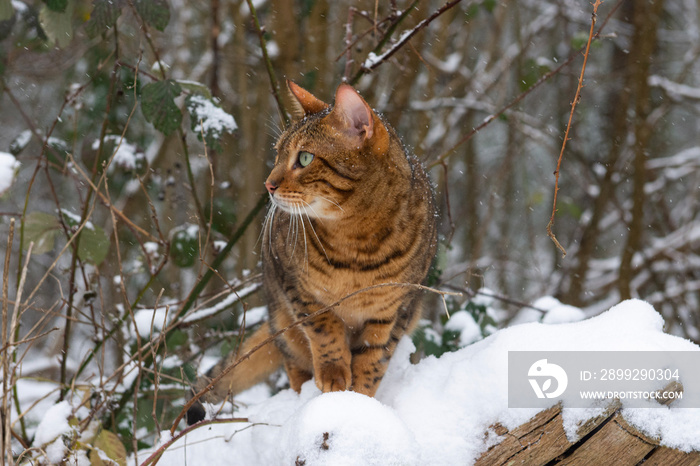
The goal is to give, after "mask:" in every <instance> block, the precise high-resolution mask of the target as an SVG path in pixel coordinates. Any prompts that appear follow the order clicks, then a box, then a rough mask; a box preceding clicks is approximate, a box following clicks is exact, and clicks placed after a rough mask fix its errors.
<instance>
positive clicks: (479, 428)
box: [139, 298, 700, 466]
mask: <svg viewBox="0 0 700 466" xmlns="http://www.w3.org/2000/svg"><path fill="white" fill-rule="evenodd" d="M552 299H553V298H549V299H548V301H544V302H542V303H540V305H541V306H542V307H543V308H547V309H546V310H547V311H548V312H551V311H552V310H553V309H556V308H557V306H560V305H557V304H556V303H554V302H553V301H551V300H552ZM550 305H551V306H550ZM560 307H561V306H560ZM562 309H563V310H562V311H561V312H559V311H558V318H557V319H553V320H561V319H563V320H566V319H569V320H574V319H577V318H579V317H580V314H579V313H577V312H575V308H571V309H568V307H564V308H562ZM543 310H544V309H543ZM538 314H539V315H540V316H541V313H538ZM663 325H664V322H663V319H662V317H661V316H660V315H659V314H658V313H657V312H656V311H655V310H654V309H653V308H652V307H651V306H650V305H649V304H647V303H645V302H643V301H639V300H630V301H625V302H623V303H621V304H619V305H617V306H615V307H613V308H612V309H610V310H609V311H608V312H605V313H603V314H602V315H600V316H598V317H595V318H592V319H589V320H585V321H581V322H574V323H565V324H556V325H552V324H544V323H540V322H534V323H526V324H523V325H518V326H515V327H510V328H506V329H504V330H501V331H499V332H497V333H495V334H494V335H491V336H490V337H488V338H486V339H484V340H482V341H479V342H477V343H475V344H472V345H470V346H468V347H466V348H463V349H461V350H459V351H456V352H454V353H447V354H444V355H443V356H442V357H440V358H439V359H437V358H435V357H428V358H426V359H424V360H422V361H420V362H419V363H418V364H415V365H413V364H411V363H410V362H409V356H410V354H411V353H412V352H413V351H414V347H413V343H412V342H411V341H410V339H408V338H404V339H403V340H402V341H401V342H400V343H399V346H398V347H397V350H396V353H395V354H394V357H393V358H392V360H391V363H390V365H389V369H388V371H387V374H386V375H385V377H384V379H383V381H382V383H381V386H380V388H379V391H378V392H377V395H376V398H375V399H372V398H368V397H365V396H363V395H359V394H356V393H352V392H342V393H326V394H321V393H320V392H319V390H318V389H317V388H316V386H315V385H314V384H313V383H312V382H307V383H306V384H304V386H303V387H302V391H301V393H300V394H297V393H294V392H293V391H291V390H285V391H283V392H280V393H278V394H277V395H275V396H273V397H271V398H267V399H263V400H260V397H259V390H255V393H256V394H257V395H256V401H254V402H252V403H249V404H248V405H247V406H244V407H242V408H240V409H239V411H237V412H236V417H239V418H240V417H247V418H248V420H249V422H231V423H227V424H214V425H207V426H204V427H201V428H199V429H195V430H194V431H192V432H191V433H188V434H187V436H185V437H183V438H182V439H180V440H179V441H177V442H176V443H175V444H173V445H171V446H170V447H169V448H168V449H167V451H166V452H165V455H164V456H163V461H164V464H169V465H185V464H195V463H196V464H207V465H208V466H214V465H218V464H228V462H229V460H230V459H231V458H236V464H241V465H256V464H294V463H295V461H297V459H298V460H300V461H301V460H303V461H305V463H304V464H305V465H306V466H315V465H331V464H332V465H345V464H347V465H350V464H431V465H454V464H462V465H465V464H472V463H473V462H474V461H475V460H476V459H477V458H478V457H479V455H481V453H482V452H484V451H485V450H486V449H487V448H488V447H489V446H490V445H492V444H493V443H495V442H497V441H499V439H498V438H494V435H489V436H485V433H486V432H490V426H492V425H494V424H495V423H497V422H500V423H501V424H503V425H504V426H506V427H507V428H514V427H517V426H519V425H521V424H523V423H524V422H526V421H527V420H529V419H530V418H531V417H532V416H533V415H535V414H536V413H537V411H538V410H537V409H509V408H508V393H507V364H508V351H514V350H520V351H541V350H551V351H563V350H569V351H577V350H581V351H583V350H591V349H595V350H599V351H606V350H609V351H616V350H626V351H653V350H666V351H699V350H700V348H699V347H698V346H696V345H694V344H693V343H691V342H690V341H688V340H684V339H682V338H678V337H674V336H671V335H667V334H664V333H663ZM246 396H247V394H246V393H244V394H241V395H240V396H239V399H238V400H237V401H245V399H246ZM593 403H594V402H593V401H592V402H591V406H590V407H589V408H586V409H572V408H567V407H566V405H565V406H564V411H563V420H564V426H565V428H566V429H567V432H569V433H570V434H571V437H572V438H573V437H575V432H576V430H577V428H578V427H579V426H580V425H581V424H582V423H583V422H585V421H586V420H587V419H589V418H591V417H593V416H595V415H597V414H599V413H600V410H599V409H598V408H596V407H595V406H594V405H593ZM623 406H624V400H623ZM624 415H625V418H626V419H627V420H628V422H631V423H632V424H633V425H635V426H636V427H638V428H639V429H641V430H642V431H644V432H645V433H647V434H649V435H655V436H660V437H661V438H662V439H663V443H664V444H665V445H668V446H671V447H673V448H679V449H683V450H691V449H696V450H697V449H700V437H698V436H697V435H695V434H693V433H697V432H698V431H700V410H698V409H690V408H676V407H674V408H670V409H668V408H656V409H625V410H624ZM491 434H493V432H492V431H491ZM148 453H149V452H148V451H143V452H140V454H139V458H141V459H145V458H146V455H147V454H148ZM142 455H144V456H143V457H142Z"/></svg>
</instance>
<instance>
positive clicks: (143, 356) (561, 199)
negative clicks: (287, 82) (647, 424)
mask: <svg viewBox="0 0 700 466" xmlns="http://www.w3.org/2000/svg"><path fill="white" fill-rule="evenodd" d="M596 8H597V15H596V16H595V17H592V13H593V10H594V6H593V5H592V4H591V3H589V2H588V1H583V0H544V1H539V0H538V1H530V0H526V1H517V2H516V1H495V0H482V1H467V0H464V1H449V2H444V1H433V0H422V1H421V0H395V1H382V2H379V1H372V0H366V1H329V0H298V1H287V0H267V1H264V0H262V1H261V0H256V1H254V2H252V1H250V0H247V1H241V0H210V1H208V2H185V1H182V0H170V1H167V2H166V1H165V0H152V1H147V0H113V1H107V0H94V1H86V0H45V1H33V2H32V1H27V2H25V1H21V0H0V79H1V81H0V90H1V94H0V128H2V130H1V131H0V156H2V157H0V163H1V164H3V165H0V172H1V173H3V174H4V175H5V178H2V177H0V191H2V193H0V194H1V197H0V238H1V239H2V244H3V247H2V249H5V247H6V245H7V249H6V250H5V252H4V254H2V259H3V265H4V268H3V275H2V277H3V278H2V282H3V294H2V300H3V301H2V306H3V307H2V312H3V328H2V330H3V355H2V363H3V374H6V375H9V376H6V377H3V400H2V401H3V416H4V417H3V428H4V430H3V440H4V447H5V451H9V450H7V449H8V448H10V445H13V446H14V448H15V454H17V452H18V451H21V449H22V448H29V447H30V446H31V445H32V437H33V426H32V422H31V419H32V416H31V405H25V404H24V400H21V399H20V398H21V397H20V395H19V394H18V392H17V381H18V380H19V378H20V376H21V377H22V378H24V379H30V380H38V381H42V382H45V383H47V384H50V386H51V387H52V388H51V389H50V390H48V391H49V393H50V394H51V395H50V396H55V397H57V398H58V399H62V398H65V397H68V396H74V395H75V394H76V393H79V394H80V396H82V397H83V398H84V407H86V408H87V413H88V414H85V413H83V414H81V415H77V414H76V423H77V424H78V425H80V426H81V428H82V429H83V430H85V429H87V428H88V426H89V425H91V422H94V421H95V420H99V423H100V426H102V428H104V429H105V430H104V431H105V432H116V433H118V434H119V437H118V442H119V443H122V444H123V445H125V448H126V449H127V450H133V449H136V448H139V447H140V446H142V445H152V444H153V442H154V438H155V437H154V436H155V433H156V432H158V431H159V430H160V429H161V428H168V427H169V425H170V423H172V422H173V420H174V419H175V418H176V417H177V414H178V413H179V409H180V408H181V406H182V403H183V390H184V387H185V383H186V382H185V383H183V381H186V380H189V379H191V378H192V377H193V376H194V373H195V371H196V369H197V366H198V364H199V362H200V360H201V357H202V355H203V354H204V353H205V352H208V354H210V355H211V354H214V355H220V354H224V353H226V352H228V351H230V350H231V348H233V347H235V345H236V343H237V341H238V339H239V337H240V335H241V330H242V328H243V327H245V326H246V325H245V324H248V326H250V325H251V324H253V323H255V321H257V318H256V316H257V315H258V314H260V312H253V313H251V314H250V316H249V317H250V319H249V320H248V321H247V322H246V321H245V319H244V318H243V316H244V315H248V314H247V313H246V312H247V311H248V310H251V309H252V310H259V309H260V307H259V306H261V305H263V304H264V303H263V302H262V300H261V298H260V296H258V294H259V293H258V289H259V282H260V276H259V264H258V262H259V250H260V244H259V236H260V228H261V225H262V218H263V216H264V210H265V209H264V208H265V202H266V195H265V190H264V187H263V181H264V179H265V178H266V176H267V172H268V171H269V170H270V168H271V164H272V161H273V158H274V155H273V149H272V145H273V143H274V141H275V138H276V136H277V135H279V133H280V131H281V129H282V128H283V127H284V126H285V125H286V124H287V121H288V116H287V114H286V111H285V109H286V108H287V107H288V106H289V102H288V100H287V96H286V94H285V86H284V79H291V80H293V81H295V82H297V83H298V84H300V85H302V86H303V87H305V88H306V89H308V90H310V91H312V92H313V93H314V94H316V95H317V96H319V97H320V98H322V99H324V100H326V101H331V100H332V96H333V93H334V91H335V88H336V87H337V85H338V84H339V83H340V82H341V81H343V80H345V81H348V82H350V83H352V84H353V85H355V86H356V88H357V89H358V90H359V91H360V92H361V93H362V95H363V97H364V98H365V99H366V100H367V101H368V102H370V104H371V105H373V106H374V107H375V108H376V109H377V110H378V111H379V112H381V113H383V114H384V115H385V117H386V119H387V121H389V122H390V123H391V124H392V125H393V126H394V127H395V128H396V129H397V130H398V133H399V134H400V135H401V136H402V138H403V141H404V143H405V145H406V146H407V147H408V148H409V150H410V151H412V152H413V153H415V154H416V155H417V156H418V157H419V158H420V159H421V160H422V161H423V162H424V164H425V165H426V166H427V167H428V169H429V171H430V174H431V176H432V178H433V180H434V183H435V185H436V196H437V198H438V200H439V203H440V205H441V218H440V223H441V239H440V248H439V254H438V257H437V259H436V262H435V266H434V269H433V272H432V273H431V277H430V280H431V282H430V285H431V286H433V287H436V288H440V289H443V290H448V291H457V292H461V293H463V297H462V298H457V297H452V296H451V297H448V300H447V307H448V309H449V310H450V311H452V312H455V311H458V310H460V309H461V310H467V311H468V312H469V313H470V314H471V315H472V317H473V318H474V320H475V322H476V323H477V324H478V325H479V327H480V329H481V331H482V333H483V334H484V335H486V334H488V333H491V332H493V331H494V330H495V329H497V328H502V327H505V326H508V325H509V323H510V322H511V321H512V319H513V318H515V316H516V315H517V313H518V312H519V311H520V310H522V309H523V308H527V309H530V310H533V306H532V305H531V304H532V303H533V302H534V301H535V300H536V298H539V297H542V296H553V297H555V298H556V299H558V300H559V301H561V302H563V303H566V304H571V305H574V306H577V307H579V308H582V309H584V311H585V312H586V314H587V315H595V314H597V313H599V312H601V311H603V310H605V309H607V308H609V307H610V306H611V305H613V304H615V303H618V302H620V301H621V300H623V299H627V298H630V297H639V298H642V299H644V300H646V301H648V302H650V303H651V304H652V305H653V306H654V307H655V308H656V310H658V311H659V312H661V313H662V314H663V316H664V319H665V321H666V324H667V329H666V330H667V331H668V332H670V333H673V334H676V335H680V336H683V337H685V338H689V339H691V340H693V341H694V342H696V343H698V342H700V312H699V311H698V309H699V304H700V292H699V290H700V218H699V214H700V170H698V168H699V167H700V136H699V134H700V117H699V114H698V112H699V110H700V69H699V68H700V65H699V64H698V63H699V61H698V57H699V56H700V4H699V3H698V2H693V1H691V0H665V1H660V0H657V1H654V2H650V1H646V0H644V1H632V0H626V1H622V0H621V1H606V2H604V3H602V4H600V5H599V6H596ZM592 18H595V20H596V21H595V27H594V35H593V37H592V42H591V45H590V51H589V53H588V59H587V67H586V70H585V79H584V86H583V88H582V92H581V96H580V99H579V100H578V101H577V106H576V108H575V112H574V115H573V124H572V126H571V130H570V132H569V140H568V141H567V145H566V150H565V151H564V153H563V157H562V159H561V168H560V171H559V186H558V187H559V190H558V191H556V190H555V175H554V174H553V172H555V170H556V169H557V163H558V159H559V156H560V151H561V148H562V142H563V140H564V134H565V130H566V127H567V122H568V120H569V114H570V111H571V104H572V101H573V99H574V96H575V95H576V91H577V87H578V84H579V76H580V73H581V67H582V64H583V58H584V50H585V46H586V43H587V41H588V39H589V30H590V28H591V22H592ZM3 170H4V171H3ZM8 173H9V174H10V175H8ZM8 179H9V180H8ZM3 182H5V184H2V183H3ZM555 192H556V193H557V203H556V215H555V216H554V217H553V218H554V226H553V233H554V234H555V235H556V238H557V240H558V241H559V242H560V243H561V245H562V248H561V249H558V248H557V247H556V245H555V243H554V242H553V241H552V239H551V238H550V237H549V236H548V234H547V230H546V228H547V225H548V223H549V221H550V216H551V215H552V207H553V202H554V199H553V197H554V195H555ZM563 250H565V251H566V254H563ZM479 295H481V296H486V297H489V298H490V299H496V301H495V302H496V303H497V304H496V307H497V308H498V311H497V312H494V311H493V309H491V310H490V311H488V312H487V310H486V308H485V307H484V306H482V305H480V304H479V301H478V299H477V300H476V301H475V300H474V298H476V297H478V296H479ZM431 299H437V298H436V297H435V296H433V297H432V298H431ZM536 307H537V306H534V310H535V312H540V311H544V310H543V309H539V310H538V309H536ZM431 309H434V311H433V312H432V315H428V316H426V317H427V318H428V319H427V321H426V323H424V325H423V327H422V331H421V332H419V336H418V337H417V339H418V340H419V342H420V343H421V344H420V345H419V349H420V350H421V351H422V352H423V353H424V354H440V352H442V351H447V350H449V349H451V348H452V346H451V343H450V342H451V341H452V340H453V339H454V335H449V334H447V333H445V331H444V324H445V320H446V315H445V314H444V312H442V311H441V308H440V306H432V307H431ZM542 313H543V312H542ZM435 334H437V335H438V337H436V336H435ZM47 396H49V395H47ZM12 409H14V410H15V412H16V413H25V415H24V416H21V417H20V418H19V419H18V418H16V417H15V419H11V416H6V415H5V414H6V413H9V412H10V411H11V410H12ZM105 435H106V434H105ZM10 436H12V437H13V440H9V437H10ZM97 437H99V435H96V437H95V439H96V438H97ZM110 438H112V437H110ZM103 440H104V439H103ZM94 442H97V440H94ZM76 445H77V443H76ZM76 448H82V447H76Z"/></svg>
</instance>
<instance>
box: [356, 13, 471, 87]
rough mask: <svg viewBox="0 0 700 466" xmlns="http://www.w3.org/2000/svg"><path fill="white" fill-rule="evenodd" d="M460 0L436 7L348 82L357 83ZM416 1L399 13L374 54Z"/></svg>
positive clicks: (363, 66)
mask: <svg viewBox="0 0 700 466" xmlns="http://www.w3.org/2000/svg"><path fill="white" fill-rule="evenodd" d="M461 1H462V0H452V1H450V2H447V3H445V4H444V5H443V6H441V7H440V8H438V9H437V10H436V11H435V12H434V13H433V14H432V15H430V16H428V17H427V18H426V19H424V20H423V21H421V22H420V23H418V25H417V26H416V27H414V28H413V29H411V30H410V31H408V32H404V33H403V34H402V35H401V38H400V39H399V41H398V42H397V43H395V44H394V45H392V46H391V48H389V50H387V51H386V52H384V53H382V54H381V55H379V56H377V57H376V59H375V60H372V62H371V63H370V64H369V65H367V62H365V63H363V64H362V66H361V67H360V69H359V70H358V71H357V73H355V76H353V77H352V79H351V80H350V84H355V83H357V81H359V80H360V78H361V77H362V76H364V75H365V74H367V73H369V72H370V71H373V70H374V69H376V68H377V67H378V66H379V65H381V64H382V63H384V62H385V61H387V60H388V59H389V58H391V57H392V56H393V55H394V54H395V53H396V52H398V51H399V49H400V48H401V47H403V46H404V45H406V44H407V43H408V41H409V40H411V38H412V37H413V36H415V35H416V34H417V33H418V32H420V31H422V30H423V29H425V28H426V27H427V26H428V25H429V24H430V23H432V22H433V20H435V19H436V18H437V17H439V16H440V15H441V14H443V13H444V12H446V11H447V10H449V9H450V8H452V7H453V6H455V5H457V4H458V3H459V2H461ZM417 3H418V1H417V0H416V1H414V2H413V3H412V4H411V5H410V6H409V7H408V8H407V9H406V10H405V11H404V12H403V13H401V15H400V16H399V17H398V18H397V20H396V21H395V22H394V23H393V24H392V25H391V26H390V27H389V29H388V30H387V32H386V34H385V35H384V37H383V38H382V40H381V41H380V43H379V45H378V46H377V47H376V48H375V49H374V51H373V52H372V53H373V54H374V55H375V56H376V54H377V53H379V52H380V51H381V48H382V46H383V45H384V44H385V43H386V42H387V41H388V40H389V38H390V37H391V35H392V34H393V33H394V31H395V30H396V27H397V26H398V25H399V24H400V23H401V22H402V21H403V20H404V19H405V18H406V17H407V16H408V13H409V12H410V11H411V10H412V9H413V8H414V7H415V6H416V4H417Z"/></svg>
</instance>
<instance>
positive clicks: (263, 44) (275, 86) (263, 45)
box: [246, 0, 289, 126]
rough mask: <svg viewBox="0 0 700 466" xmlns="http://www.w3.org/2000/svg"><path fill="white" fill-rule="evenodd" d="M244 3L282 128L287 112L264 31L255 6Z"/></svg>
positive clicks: (287, 122)
mask: <svg viewBox="0 0 700 466" xmlns="http://www.w3.org/2000/svg"><path fill="white" fill-rule="evenodd" d="M246 3H247V4H248V8H249V9H250V15H251V16H252V17H253V23H254V24H255V30H256V31H257V32H258V38H259V39H260V49H261V50H262V54H263V61H264V62H265V67H266V69H267V76H268V78H270V90H271V91H272V95H273V97H274V98H275V102H277V109H278V110H279V112H280V119H281V120H282V124H283V125H284V126H288V125H289V115H287V111H286V110H285V108H284V103H283V102H282V98H281V97H280V93H279V83H278V82H277V76H276V75H275V70H274V68H273V67H272V60H270V56H269V55H268V53H267V41H266V40H265V31H264V29H263V28H262V27H261V26H260V21H259V20H258V13H257V11H256V10H255V5H253V2H252V0H246Z"/></svg>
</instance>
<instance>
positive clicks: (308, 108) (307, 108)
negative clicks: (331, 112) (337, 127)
mask: <svg viewBox="0 0 700 466" xmlns="http://www.w3.org/2000/svg"><path fill="white" fill-rule="evenodd" d="M287 87H288V88H289V93H290V94H291V95H292V105H293V107H294V108H293V109H292V113H293V114H294V118H295V119H299V120H300V119H302V118H304V117H305V116H307V115H312V114H314V113H318V112H322V111H323V110H325V109H327V108H328V107H329V105H328V104H327V103H325V102H324V101H322V100H319V99H317V98H316V97H315V96H314V95H313V94H311V93H310V92H309V91H307V90H306V89H304V88H302V87H301V86H299V85H297V84H295V83H293V82H292V81H290V80H287Z"/></svg>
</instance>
